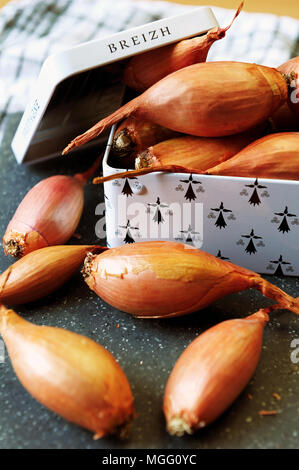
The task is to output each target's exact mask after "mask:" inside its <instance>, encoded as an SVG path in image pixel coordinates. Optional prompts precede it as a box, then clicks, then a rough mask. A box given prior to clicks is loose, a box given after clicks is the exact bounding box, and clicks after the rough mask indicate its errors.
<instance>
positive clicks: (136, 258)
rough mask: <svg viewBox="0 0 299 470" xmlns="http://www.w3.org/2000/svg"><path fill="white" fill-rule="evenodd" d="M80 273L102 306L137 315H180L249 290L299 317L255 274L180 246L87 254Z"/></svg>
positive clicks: (143, 245) (146, 245) (290, 302)
mask: <svg viewBox="0 0 299 470" xmlns="http://www.w3.org/2000/svg"><path fill="white" fill-rule="evenodd" d="M83 275H84V277H85V281H86V282H87V284H88V286H89V287H90V289H92V290H93V291H94V292H96V294H97V295H99V296H100V297H102V298H103V299H104V300H105V301H106V302H107V303H109V304H110V305H112V306H113V307H116V308H118V309H119V310H122V311H124V312H127V313H131V314H132V315H134V316H136V317H145V318H165V317H176V316H179V315H185V314H187V313H190V312H194V311H197V310H201V309H203V308H205V307H207V306H208V305H210V304H211V303H212V302H215V301H216V300H218V299H220V298H221V297H224V296H225V295H228V294H232V293H233V292H240V291H243V290H247V289H250V288H253V289H257V290H259V291H260V292H262V294H263V295H265V296H266V297H269V298H271V299H274V300H276V301H277V302H278V303H279V304H280V305H281V306H282V307H283V308H286V309H289V310H291V311H293V312H295V313H298V314H299V301H298V300H296V299H294V298H293V297H291V296H289V295H288V294H286V293H285V292H283V291H282V290H281V289H279V288H278V287H276V286H274V285H273V284H270V282H268V281H266V280H265V279H263V278H262V277H261V276H260V275H259V274H256V273H255V272H253V271H249V270H248V269H245V268H242V267H240V266H237V265H235V264H232V263H229V262H227V261H224V260H221V259H219V258H217V257H215V256H213V255H211V254H209V253H206V252H204V251H202V250H199V249H195V248H194V247H191V246H189V245H184V244H182V243H176V242H166V241H153V242H139V243H133V244H129V245H123V246H120V247H117V248H111V249H109V250H107V251H105V252H104V253H101V254H99V255H92V254H88V255H87V257H86V259H85V262H84V268H83Z"/></svg>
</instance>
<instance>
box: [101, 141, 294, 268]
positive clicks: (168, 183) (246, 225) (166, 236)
mask: <svg viewBox="0 0 299 470" xmlns="http://www.w3.org/2000/svg"><path fill="white" fill-rule="evenodd" d="M111 135H112V134H111ZM116 171H120V170H116ZM114 172H115V170H114V169H113V168H111V167H109V166H108V165H107V161H105V162H104V175H107V174H111V173H114ZM105 195H106V196H107V199H105V202H106V217H107V219H106V221H107V242H108V244H109V246H111V247H114V246H120V245H122V244H125V243H134V242H139V241H146V240H153V239H159V240H174V241H180V242H182V243H187V244H190V245H192V246H195V247H197V248H202V249H203V250H204V251H207V252H209V253H211V254H213V255H215V256H218V257H220V258H221V259H225V260H228V261H231V262H233V263H235V264H238V265H240V266H244V267H246V268H248V269H252V270H253V271H257V272H259V273H264V274H279V275H285V276H288V275H290V276H296V275H298V274H299V244H298V239H299V183H298V182H295V181H279V180H276V181H275V180H266V179H260V180H258V179H255V178H233V177H220V176H207V175H202V176H200V175H192V174H190V175H186V174H162V173H156V174H150V175H145V176H142V177H138V178H130V177H128V178H125V179H120V180H115V181H110V182H107V183H105Z"/></svg>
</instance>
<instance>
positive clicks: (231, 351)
mask: <svg viewBox="0 0 299 470" xmlns="http://www.w3.org/2000/svg"><path fill="white" fill-rule="evenodd" d="M267 321H268V315H267V314H266V313H263V312H262V311H260V312H257V313H255V314H253V315H251V316H249V317H247V318H244V319H234V320H227V321H224V322H222V323H219V324H218V325H216V326H214V327H212V328H210V329H208V330H207V331H205V332H204V333H202V334H201V335H200V336H198V337H197V338H196V339H195V340H194V341H192V343H191V344H190V345H189V346H188V347H187V348H186V349H185V351H184V352H183V353H182V354H181V356H180V357H179V359H178V360H177V362H176V364H175V366H174V368H173V370H172V372H171V374H170V377H169V379H168V382H167V385H166V388H165V393H164V403H163V411H164V414H165V418H166V423H167V430H168V432H169V433H170V434H175V435H178V436H182V435H183V434H184V433H188V434H192V433H193V432H194V431H196V430H198V429H201V428H204V427H205V426H207V425H209V424H211V423H212V422H213V421H215V420H216V419H217V418H218V417H219V416H220V415H221V414H222V413H223V412H224V411H225V410H226V409H227V408H228V407H229V406H230V405H231V404H232V403H233V401H234V400H235V399H236V398H237V396H238V395H239V394H240V393H241V392H242V390H243V389H244V387H245V386H246V384H247V383H248V382H249V380H250V378H251V377H252V375H253V373H254V371H255V369H256V367H257V365H258V361H259V358H260V354H261V348H262V339H263V331H264V326H265V323H266V322H267Z"/></svg>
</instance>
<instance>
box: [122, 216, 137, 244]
mask: <svg viewBox="0 0 299 470" xmlns="http://www.w3.org/2000/svg"><path fill="white" fill-rule="evenodd" d="M119 228H125V229H126V236H125V238H124V242H125V243H135V240H134V238H133V237H132V234H131V231H132V230H138V227H132V226H131V224H130V221H129V220H128V222H127V224H126V225H119Z"/></svg>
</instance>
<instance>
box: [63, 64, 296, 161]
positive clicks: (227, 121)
mask: <svg viewBox="0 0 299 470" xmlns="http://www.w3.org/2000/svg"><path fill="white" fill-rule="evenodd" d="M287 96H288V86H287V80H286V78H284V77H283V75H282V74H281V73H280V72H278V71H277V70H276V69H273V68H270V67H265V66H262V65H257V64H249V63H242V62H230V61H227V62H207V63H201V64H194V65H190V66H189V67H185V68H183V69H181V70H178V71H176V72H173V73H172V74H170V75H167V76H166V77H164V78H163V79H162V80H160V81H159V82H157V83H156V84H155V85H153V86H152V87H151V88H149V89H148V90H146V91H145V92H144V93H143V94H142V95H139V96H137V98H134V99H133V100H132V101H129V102H128V103H126V104H125V105H124V106H122V107H121V108H120V109H118V110H117V111H115V112H114V113H112V114H111V115H110V116H108V117H106V118H104V119H102V120H101V121H99V122H98V123H97V124H95V125H94V126H93V127H92V128H91V129H89V130H87V131H86V132H85V133H84V134H82V135H80V136H78V137H76V138H75V139H74V140H73V141H72V142H70V144H69V145H68V146H67V147H66V148H65V149H64V150H63V154H66V153H68V152H69V151H70V150H71V149H72V148H74V147H78V146H80V145H83V144H84V143H86V142H88V141H89V140H91V139H94V138H95V137H97V136H98V135H99V134H101V132H103V131H104V130H105V129H107V128H108V127H110V126H112V124H115V123H116V122H119V121H120V120H122V119H124V118H127V117H129V116H130V117H135V118H136V119H142V120H145V121H151V122H154V123H156V124H159V125H160V126H164V127H167V128H169V129H172V130H174V131H177V132H182V133H184V134H191V135H196V136H201V137H222V136H226V135H232V134H238V133H241V132H245V131H247V130H249V129H251V128H252V127H254V126H256V125H258V124H260V123H262V122H264V121H265V120H266V119H268V118H269V116H271V115H272V114H273V113H274V112H275V111H276V110H277V109H278V108H279V107H280V106H281V105H282V104H283V103H284V102H286V100H287Z"/></svg>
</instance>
